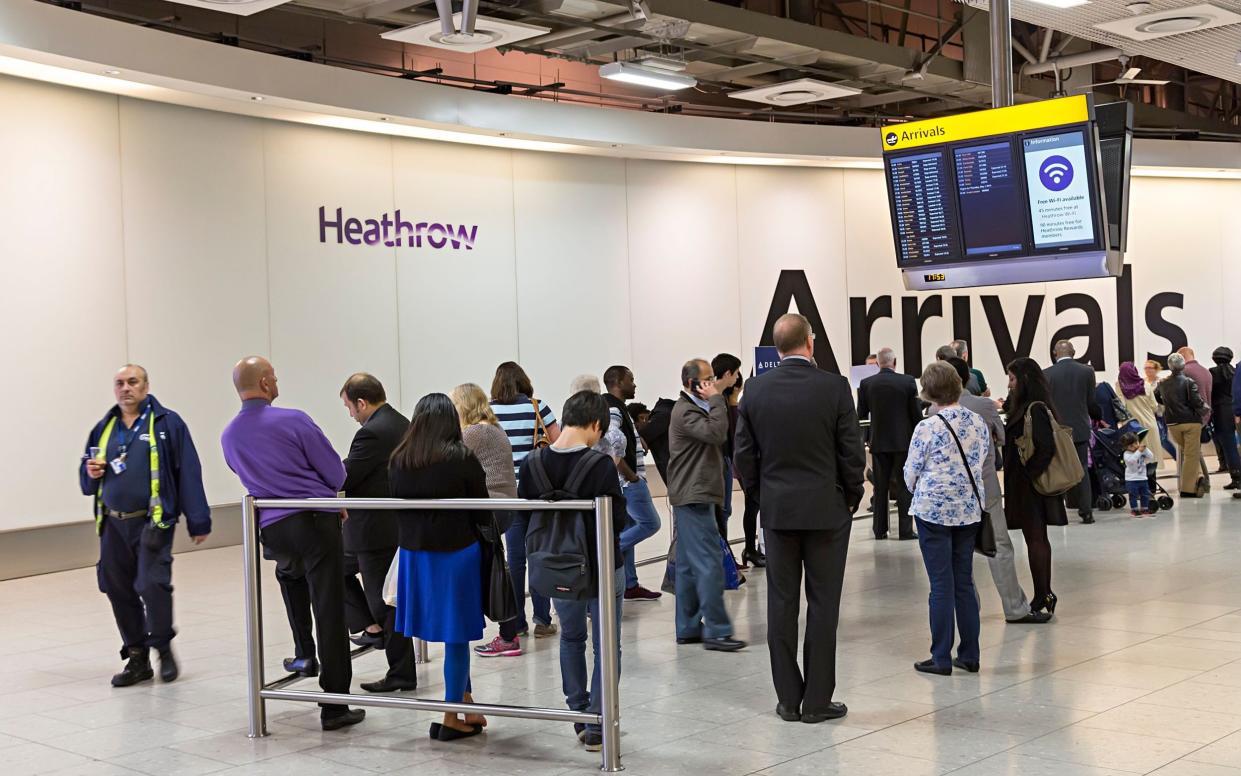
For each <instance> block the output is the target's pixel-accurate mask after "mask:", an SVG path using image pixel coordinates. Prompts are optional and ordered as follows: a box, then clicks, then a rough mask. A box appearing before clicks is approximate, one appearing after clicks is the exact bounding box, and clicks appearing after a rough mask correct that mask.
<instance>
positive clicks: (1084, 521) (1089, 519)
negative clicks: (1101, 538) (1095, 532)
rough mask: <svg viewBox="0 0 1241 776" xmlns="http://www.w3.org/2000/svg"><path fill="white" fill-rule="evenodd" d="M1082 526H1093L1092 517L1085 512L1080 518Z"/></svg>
mask: <svg viewBox="0 0 1241 776" xmlns="http://www.w3.org/2000/svg"><path fill="white" fill-rule="evenodd" d="M1081 518H1082V524H1083V525H1094V515H1092V514H1091V513H1089V512H1087V513H1086V514H1084V515H1082V516H1081Z"/></svg>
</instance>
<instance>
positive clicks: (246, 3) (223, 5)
mask: <svg viewBox="0 0 1241 776" xmlns="http://www.w3.org/2000/svg"><path fill="white" fill-rule="evenodd" d="M172 2H174V3H179V4H180V5H191V6H194V7H195V8H210V9H212V10H213V11H223V12H224V13H232V14H237V15H238V16H250V15H251V14H256V13H258V12H259V11H266V10H267V9H268V8H275V7H276V6H278V5H284V4H285V3H287V2H289V0H172Z"/></svg>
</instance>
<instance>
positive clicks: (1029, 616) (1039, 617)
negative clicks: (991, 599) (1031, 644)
mask: <svg viewBox="0 0 1241 776" xmlns="http://www.w3.org/2000/svg"><path fill="white" fill-rule="evenodd" d="M1005 622H1009V623H1012V624H1014V625H1042V624H1043V623H1046V622H1051V615H1050V614H1048V613H1047V612H1027V613H1026V615H1025V616H1024V617H1018V618H1017V619H1015V620H1005Z"/></svg>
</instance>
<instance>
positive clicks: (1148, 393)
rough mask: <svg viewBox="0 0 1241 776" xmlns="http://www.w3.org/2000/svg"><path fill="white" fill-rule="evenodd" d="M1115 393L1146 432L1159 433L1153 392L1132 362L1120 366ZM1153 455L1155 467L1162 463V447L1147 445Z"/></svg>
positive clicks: (1157, 407) (1156, 407) (1157, 406)
mask: <svg viewBox="0 0 1241 776" xmlns="http://www.w3.org/2000/svg"><path fill="white" fill-rule="evenodd" d="M1116 392H1117V393H1118V394H1120V397H1121V399H1122V400H1123V401H1124V403H1125V411H1126V412H1128V413H1129V417H1131V418H1133V419H1134V420H1136V421H1137V422H1138V423H1140V424H1141V425H1142V427H1143V428H1145V429H1146V430H1147V431H1153V432H1155V434H1158V433H1159V419H1158V413H1159V405H1158V404H1156V403H1155V390H1154V388H1153V387H1148V386H1147V384H1146V381H1145V380H1143V379H1142V375H1140V374H1138V368H1137V367H1136V366H1134V365H1133V362H1132V361H1126V362H1125V363H1123V364H1121V365H1120V373H1119V374H1118V375H1117V376H1116ZM1149 447H1150V449H1151V450H1152V451H1153V452H1154V453H1155V465H1156V466H1158V465H1159V464H1160V463H1161V462H1162V461H1163V447H1162V445H1149Z"/></svg>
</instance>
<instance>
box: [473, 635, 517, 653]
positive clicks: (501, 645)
mask: <svg viewBox="0 0 1241 776" xmlns="http://www.w3.org/2000/svg"><path fill="white" fill-rule="evenodd" d="M474 654H476V655H478V656H479V657H517V656H519V655H520V654H521V639H513V640H512V641H505V640H504V639H502V638H500V637H499V636H496V637H495V638H494V639H492V640H491V641H489V642H487V643H486V644H479V645H478V646H477V647H475V648H474Z"/></svg>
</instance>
